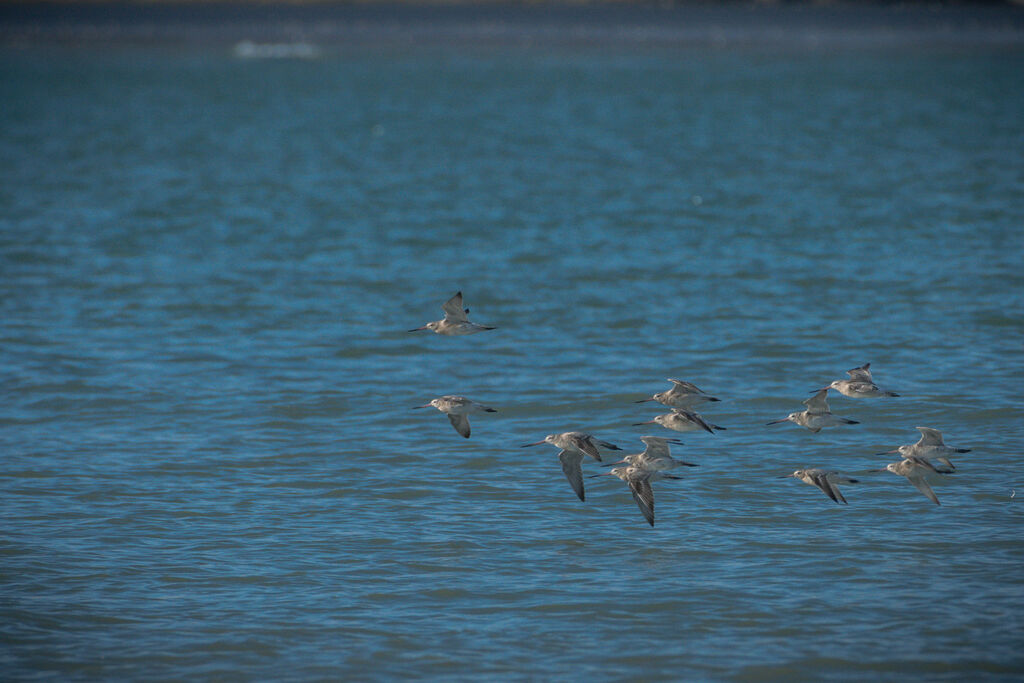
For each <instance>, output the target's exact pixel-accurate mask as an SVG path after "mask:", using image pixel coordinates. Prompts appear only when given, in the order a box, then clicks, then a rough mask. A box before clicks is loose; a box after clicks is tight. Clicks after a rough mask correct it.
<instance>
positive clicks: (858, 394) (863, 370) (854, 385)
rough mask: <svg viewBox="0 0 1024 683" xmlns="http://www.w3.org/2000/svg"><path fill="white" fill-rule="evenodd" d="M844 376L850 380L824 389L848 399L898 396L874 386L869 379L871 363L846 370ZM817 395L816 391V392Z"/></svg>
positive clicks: (872, 381) (832, 384)
mask: <svg viewBox="0 0 1024 683" xmlns="http://www.w3.org/2000/svg"><path fill="white" fill-rule="evenodd" d="M846 374H847V375H849V376H850V379H837V380H836V381H834V382H832V383H831V384H829V385H828V386H827V387H825V388H826V389H835V390H836V391H838V392H839V393H840V394H842V395H843V396H849V397H850V398H875V397H878V396H899V394H895V393H893V392H891V391H882V390H881V389H879V388H878V385H876V384H875V380H874V379H873V378H872V377H871V363H865V364H864V365H862V366H860V367H859V368H853V369H852V370H847V371H846ZM815 393H817V390H816V392H815Z"/></svg>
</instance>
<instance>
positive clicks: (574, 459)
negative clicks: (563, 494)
mask: <svg viewBox="0 0 1024 683" xmlns="http://www.w3.org/2000/svg"><path fill="white" fill-rule="evenodd" d="M542 443H549V444H551V445H552V446H555V447H557V448H559V449H561V450H559V452H558V460H559V462H561V463H562V472H563V473H564V474H565V478H566V479H568V480H569V485H570V486H572V490H573V491H574V492H575V493H576V496H577V497H578V498H579V499H580V500H586V497H585V496H586V494H585V492H584V490H583V458H584V457H585V456H590V457H591V458H594V459H595V460H597V461H598V462H600V461H601V452H600V451H599V450H598V446H600V447H602V448H608V449H610V450H614V451H618V450H622V449H620V448H619V447H618V446H616V445H615V444H613V443H608V442H607V441H602V440H600V439H597V438H595V437H594V436H592V435H590V434H587V433H585V432H562V433H561V434H548V435H547V436H546V437H544V438H543V439H542V440H540V441H536V442H534V443H528V444H523V448H526V447H528V446H539V445H540V444H542Z"/></svg>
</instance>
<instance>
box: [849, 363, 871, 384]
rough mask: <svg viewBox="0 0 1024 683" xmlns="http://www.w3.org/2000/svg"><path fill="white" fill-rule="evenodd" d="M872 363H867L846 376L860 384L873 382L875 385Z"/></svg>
mask: <svg viewBox="0 0 1024 683" xmlns="http://www.w3.org/2000/svg"><path fill="white" fill-rule="evenodd" d="M870 368H871V363H865V364H864V365H862V366H860V367H859V368H853V369H852V370H847V371H846V374H847V375H849V376H850V379H855V380H857V381H859V382H871V383H872V384H874V382H875V380H874V379H872V377H871V369H870Z"/></svg>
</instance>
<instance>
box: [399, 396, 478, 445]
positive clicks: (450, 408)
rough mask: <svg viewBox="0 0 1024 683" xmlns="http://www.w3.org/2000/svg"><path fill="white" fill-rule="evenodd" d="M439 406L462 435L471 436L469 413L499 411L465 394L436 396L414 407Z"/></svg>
mask: <svg viewBox="0 0 1024 683" xmlns="http://www.w3.org/2000/svg"><path fill="white" fill-rule="evenodd" d="M431 407H433V408H437V409H438V410H440V411H441V412H442V413H444V414H445V415H447V416H448V420H449V421H450V422H451V423H452V427H455V431H457V432H458V433H459V434H461V435H462V436H464V437H466V438H467V439H468V438H469V414H470V413H481V412H484V413H496V412H498V411H497V410H495V409H494V408H490V407H488V406H485V405H483V404H482V403H477V402H476V401H471V400H470V399H468V398H466V397H465V396H442V397H440V398H435V399H434V400H433V401H431V402H430V403H427V404H425V405H422V406H414V408H431Z"/></svg>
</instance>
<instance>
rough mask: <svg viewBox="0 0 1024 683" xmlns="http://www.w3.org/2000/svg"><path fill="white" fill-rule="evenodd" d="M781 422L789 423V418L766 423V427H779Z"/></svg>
mask: <svg viewBox="0 0 1024 683" xmlns="http://www.w3.org/2000/svg"><path fill="white" fill-rule="evenodd" d="M780 422H789V418H788V417H784V418H782V419H781V420H774V421H772V422H766V423H765V425H777V424H779V423H780Z"/></svg>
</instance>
